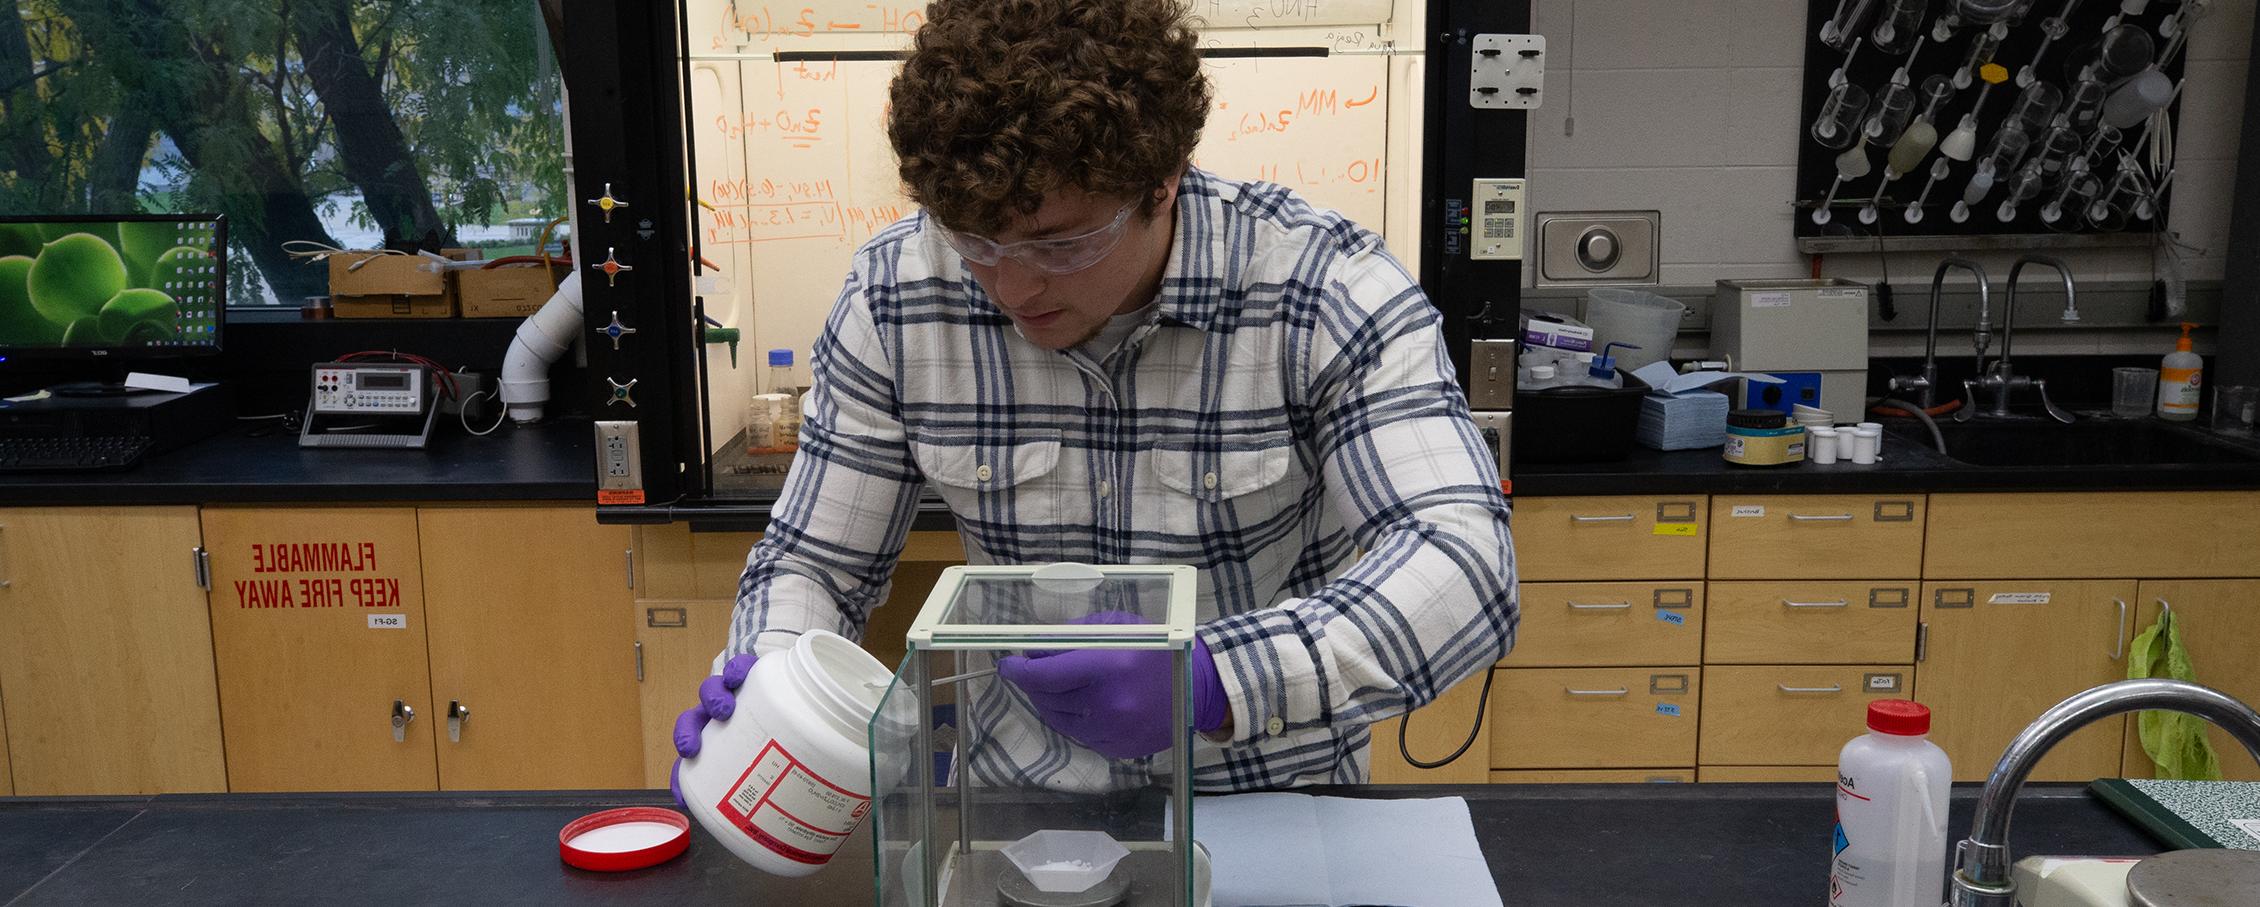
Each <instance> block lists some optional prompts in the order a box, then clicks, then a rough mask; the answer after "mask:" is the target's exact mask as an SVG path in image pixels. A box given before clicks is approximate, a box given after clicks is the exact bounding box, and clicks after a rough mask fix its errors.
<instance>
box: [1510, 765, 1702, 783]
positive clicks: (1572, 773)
mask: <svg viewBox="0 0 2260 907" xmlns="http://www.w3.org/2000/svg"><path fill="white" fill-rule="evenodd" d="M1694 780H1695V771H1694V769H1686V768H1559V769H1533V770H1529V771H1519V772H1516V771H1508V772H1492V773H1491V783H1493V784H1684V783H1687V782H1690V781H1694Z"/></svg>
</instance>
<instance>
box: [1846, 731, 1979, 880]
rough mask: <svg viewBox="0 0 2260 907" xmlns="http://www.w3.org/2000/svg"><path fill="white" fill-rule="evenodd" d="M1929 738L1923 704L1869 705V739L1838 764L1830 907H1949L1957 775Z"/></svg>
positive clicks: (1857, 742) (1857, 741)
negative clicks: (1949, 832)
mask: <svg viewBox="0 0 2260 907" xmlns="http://www.w3.org/2000/svg"><path fill="white" fill-rule="evenodd" d="M1929 733H1930V709H1929V708H1928V707H1925V706H1924V705H1922V704H1921V703H1918V702H1915V701H1913V700H1911V699H1878V700H1876V701H1874V702H1870V703H1868V732H1867V733H1865V734H1862V735H1860V736H1858V737H1854V738H1852V742H1850V743H1847V744H1845V745H1844V751H1843V753H1842V754H1841V755H1839V756H1838V757H1837V766H1836V840H1835V843H1834V845H1833V847H1834V852H1835V857H1834V859H1833V860H1832V861H1831V863H1830V871H1829V875H1828V903H1829V907H1916V905H1920V907H1935V905H1937V904H1938V903H1940V901H1942V900H1943V899H1944V897H1945V888H1946V805H1947V804H1946V797H1947V791H1948V786H1949V785H1950V784H1952V783H1953V780H1954V769H1953V765H1952V764H1951V763H1950V762H1949V761H1948V760H1947V758H1946V751H1945V750H1942V749H1939V748H1938V745H1937V744H1934V743H1931V742H1930V740H1929V737H1928V735H1929Z"/></svg>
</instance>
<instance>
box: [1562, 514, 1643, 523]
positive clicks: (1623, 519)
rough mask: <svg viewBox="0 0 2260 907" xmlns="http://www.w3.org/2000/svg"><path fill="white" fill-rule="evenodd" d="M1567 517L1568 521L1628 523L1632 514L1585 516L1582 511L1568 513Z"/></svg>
mask: <svg viewBox="0 0 2260 907" xmlns="http://www.w3.org/2000/svg"><path fill="white" fill-rule="evenodd" d="M1569 519H1570V522H1573V523H1630V522H1632V514H1629V513H1618V514H1611V515H1608V516H1586V515H1585V514H1582V513H1573V514H1570V515H1569Z"/></svg>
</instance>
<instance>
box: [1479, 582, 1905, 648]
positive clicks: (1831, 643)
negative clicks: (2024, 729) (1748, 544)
mask: <svg viewBox="0 0 2260 907" xmlns="http://www.w3.org/2000/svg"><path fill="white" fill-rule="evenodd" d="M1919 585H1920V584H1918V583H1913V582H1905V583H1848V582H1827V581H1821V580H1805V581H1798V582H1787V583H1712V584H1710V587H1709V595H1708V599H1709V601H1708V602H1706V603H1705V604H1706V610H1707V611H1708V612H1709V613H1707V614H1706V615H1704V618H1703V620H1704V626H1703V661H1705V662H1707V663H1710V664H1875V663H1879V662H1895V661H1907V660H1910V659H1913V658H1914V657H1915V624H1916V620H1917V618H1916V611H1917V610H1919V609H1918V608H1917V602H1916V601H1915V595H1916V593H1917V592H1918V591H1919V589H1918V588H1917V587H1918V586H1919ZM1526 607H1527V605H1526ZM1526 613H1527V612H1526ZM1524 619H1525V620H1527V619H1528V618H1527V617H1525V618H1524Z"/></svg>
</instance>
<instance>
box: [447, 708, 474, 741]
mask: <svg viewBox="0 0 2260 907" xmlns="http://www.w3.org/2000/svg"><path fill="white" fill-rule="evenodd" d="M469 720H471V708H470V707H469V706H466V705H464V704H463V701H462V700H460V699H450V700H448V701H447V742H449V743H462V742H463V722H466V721H469Z"/></svg>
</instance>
